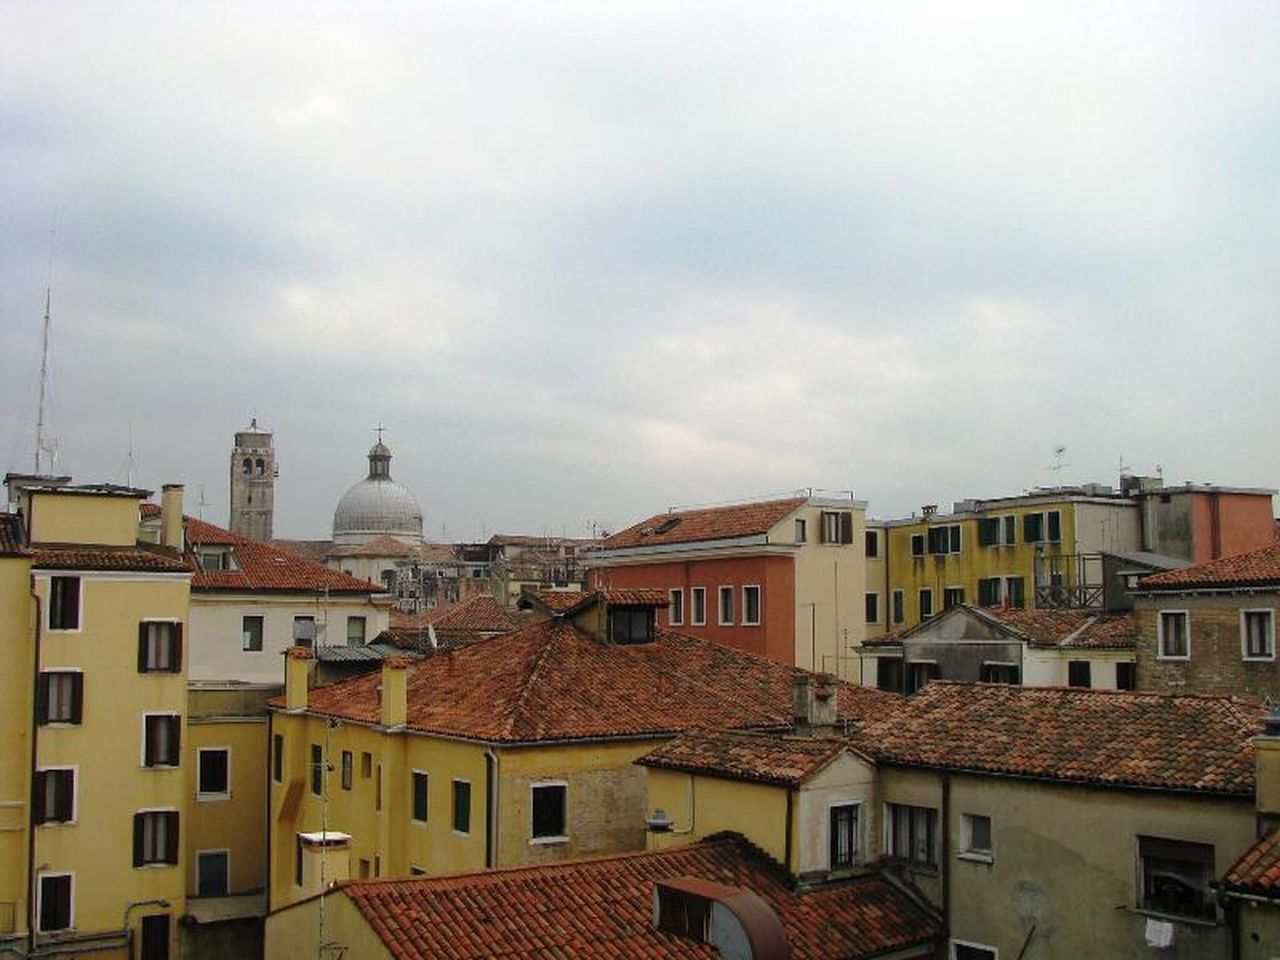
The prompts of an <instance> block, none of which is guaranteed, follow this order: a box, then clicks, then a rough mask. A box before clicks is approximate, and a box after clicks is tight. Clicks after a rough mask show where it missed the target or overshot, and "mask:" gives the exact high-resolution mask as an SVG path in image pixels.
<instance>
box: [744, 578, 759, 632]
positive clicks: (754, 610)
mask: <svg viewBox="0 0 1280 960" xmlns="http://www.w3.org/2000/svg"><path fill="white" fill-rule="evenodd" d="M742 624H743V626H746V627H758V626H759V625H760V588H759V587H743V588H742Z"/></svg>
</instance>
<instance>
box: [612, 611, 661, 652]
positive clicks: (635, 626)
mask: <svg viewBox="0 0 1280 960" xmlns="http://www.w3.org/2000/svg"><path fill="white" fill-rule="evenodd" d="M653 610H654V608H653V607H610V608H609V640H610V641H611V642H613V643H618V644H627V643H648V642H650V641H651V640H652V639H653Z"/></svg>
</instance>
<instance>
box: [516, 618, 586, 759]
mask: <svg viewBox="0 0 1280 960" xmlns="http://www.w3.org/2000/svg"><path fill="white" fill-rule="evenodd" d="M531 626H538V624H531ZM565 626H567V624H565V623H563V622H560V623H553V625H552V627H551V628H550V630H549V631H548V635H547V639H546V642H545V643H543V645H542V649H540V650H539V651H538V652H537V653H536V654H534V657H533V668H532V669H531V670H530V671H529V672H528V673H527V674H526V675H525V678H524V683H523V684H522V685H521V687H520V695H519V696H518V697H516V701H515V703H514V704H512V706H511V710H510V712H509V713H508V715H507V721H506V723H505V724H504V725H503V726H502V734H503V735H504V736H506V737H511V736H513V735H514V730H515V724H516V718H517V716H518V715H519V714H520V713H521V712H522V711H523V709H524V703H525V700H527V699H528V698H529V697H530V696H532V690H533V688H534V680H535V679H536V678H537V676H538V671H539V669H540V668H541V667H542V665H543V664H544V663H545V662H546V659H547V656H548V653H549V652H550V650H551V647H552V645H553V644H554V643H555V642H556V641H557V640H558V639H559V636H560V630H561V628H563V627H565ZM571 629H572V628H571ZM515 632H516V633H520V632H521V631H519V630H517V631H515Z"/></svg>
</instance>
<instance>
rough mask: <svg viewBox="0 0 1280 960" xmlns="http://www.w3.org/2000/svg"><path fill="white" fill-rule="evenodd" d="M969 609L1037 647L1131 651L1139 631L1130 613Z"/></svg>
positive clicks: (1015, 608)
mask: <svg viewBox="0 0 1280 960" xmlns="http://www.w3.org/2000/svg"><path fill="white" fill-rule="evenodd" d="M972 609H974V610H976V611H977V612H978V613H979V614H980V615H986V616H987V617H990V618H991V619H993V620H996V621H998V622H999V623H1001V624H1003V625H1005V626H1007V627H1009V628H1011V629H1013V630H1016V631H1017V632H1018V633H1020V634H1022V635H1023V636H1025V637H1026V638H1027V640H1029V641H1030V642H1031V644H1032V645H1033V646H1038V647H1071V648H1073V649H1075V648H1079V649H1094V650H1105V649H1117V650H1123V649H1132V648H1133V646H1134V644H1135V637H1136V636H1137V632H1138V627H1137V622H1136V621H1135V619H1134V616H1133V614H1131V613H1118V614H1102V613H1097V612H1095V611H1092V610H1023V609H1020V608H1018V607H1009V606H1003V607H975V608H972Z"/></svg>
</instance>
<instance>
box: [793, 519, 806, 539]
mask: <svg viewBox="0 0 1280 960" xmlns="http://www.w3.org/2000/svg"><path fill="white" fill-rule="evenodd" d="M795 542H796V543H808V542H809V524H808V522H807V521H806V520H805V518H804V517H796V525H795Z"/></svg>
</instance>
